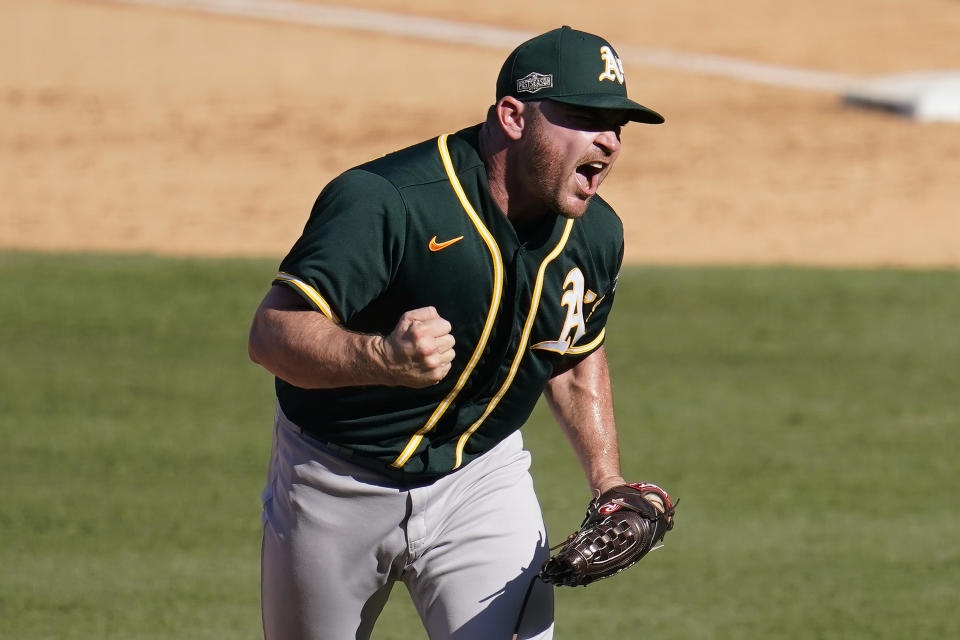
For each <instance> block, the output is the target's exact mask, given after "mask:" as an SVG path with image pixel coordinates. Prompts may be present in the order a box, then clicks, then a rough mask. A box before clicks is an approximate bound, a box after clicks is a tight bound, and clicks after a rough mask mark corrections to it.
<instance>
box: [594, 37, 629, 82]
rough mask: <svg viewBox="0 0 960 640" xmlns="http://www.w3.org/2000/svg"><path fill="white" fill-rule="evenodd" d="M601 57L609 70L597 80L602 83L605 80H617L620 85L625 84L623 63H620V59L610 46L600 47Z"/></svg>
mask: <svg viewBox="0 0 960 640" xmlns="http://www.w3.org/2000/svg"><path fill="white" fill-rule="evenodd" d="M600 57H601V58H603V62H604V63H605V64H606V65H607V68H606V69H604V70H603V73H601V74H600V77H599V78H597V80H599V81H601V82H602V81H604V80H611V81H612V80H616V81H617V82H619V83H620V84H623V63H622V62H620V58H618V57H617V56H615V55H614V54H613V49H611V48H610V45H606V44H605V45H603V46H602V47H600Z"/></svg>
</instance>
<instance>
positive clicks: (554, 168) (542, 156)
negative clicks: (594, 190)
mask: <svg viewBox="0 0 960 640" xmlns="http://www.w3.org/2000/svg"><path fill="white" fill-rule="evenodd" d="M539 118H543V116H542V115H541V114H537V116H535V117H534V119H533V120H532V121H531V122H530V129H529V132H530V143H529V147H528V148H527V153H528V161H529V167H530V173H529V175H530V177H531V178H532V180H531V183H532V184H531V185H530V191H531V194H532V195H533V197H534V199H535V200H536V201H538V202H539V203H540V204H542V205H543V207H544V208H545V209H547V210H548V211H550V212H552V213H555V214H557V215H559V216H562V217H564V218H573V219H576V218H579V217H581V216H582V215H583V214H584V213H585V212H586V210H587V204H588V203H589V202H590V198H592V197H593V196H592V195H591V196H586V197H582V196H580V195H579V194H573V193H570V192H569V191H570V187H569V183H570V176H569V175H567V173H568V172H567V171H566V170H565V169H564V167H563V164H562V161H561V160H560V158H559V157H558V154H557V152H556V151H555V150H554V148H553V146H552V145H551V143H550V140H549V138H548V137H547V135H546V134H545V133H544V130H543V127H542V125H541V122H539V121H538V120H539Z"/></svg>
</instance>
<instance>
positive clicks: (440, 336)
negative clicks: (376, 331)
mask: <svg viewBox="0 0 960 640" xmlns="http://www.w3.org/2000/svg"><path fill="white" fill-rule="evenodd" d="M451 329H452V327H451V326H450V323H449V322H447V321H446V320H444V319H443V318H441V317H440V314H438V313H437V310H436V309H435V308H434V307H423V308H420V309H413V310H411V311H407V312H406V313H404V314H403V315H402V316H400V321H399V322H397V326H396V327H394V329H393V331H392V332H390V335H388V336H385V337H384V339H383V343H382V354H383V358H384V364H385V365H386V367H387V369H388V371H390V372H391V373H392V376H391V377H393V378H394V384H395V385H397V386H403V387H414V388H422V387H429V386H432V385H435V384H437V383H438V382H440V381H441V380H443V378H444V377H445V376H446V375H447V374H448V373H450V367H451V362H453V358H454V356H455V355H456V354H455V353H454V350H453V346H454V343H455V340H454V338H453V334H451V333H450V331H451Z"/></svg>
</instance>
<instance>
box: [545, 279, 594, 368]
mask: <svg viewBox="0 0 960 640" xmlns="http://www.w3.org/2000/svg"><path fill="white" fill-rule="evenodd" d="M596 298H597V294H595V293H594V292H593V291H588V290H587V288H586V284H585V282H584V278H583V272H582V271H580V268H579V267H574V268H573V269H571V270H570V271H569V272H567V277H566V278H565V279H564V281H563V290H562V292H561V295H560V305H561V306H563V307H566V310H567V312H566V318H565V320H564V322H563V327H562V328H561V329H560V335H559V337H558V338H557V339H556V340H546V341H544V342H538V343H536V344H534V345H531V347H530V348H531V349H544V350H546V351H555V352H556V353H560V354H563V353H566V352H567V350H568V349H569V348H570V347H572V346H574V345H575V344H577V341H578V340H580V338H582V337H583V336H584V335H585V334H586V333H587V316H586V315H584V305H585V304H587V305H589V304H593V303H595V302H596ZM543 303H548V304H549V294H547V293H545V294H544V301H543ZM543 303H541V304H543Z"/></svg>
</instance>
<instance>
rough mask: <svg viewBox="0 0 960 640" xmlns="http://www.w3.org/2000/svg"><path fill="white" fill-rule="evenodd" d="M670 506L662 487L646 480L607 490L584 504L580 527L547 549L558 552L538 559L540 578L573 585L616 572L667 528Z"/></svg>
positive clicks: (670, 519)
mask: <svg viewBox="0 0 960 640" xmlns="http://www.w3.org/2000/svg"><path fill="white" fill-rule="evenodd" d="M657 503H659V506H661V507H662V510H661V509H659V508H657V506H655V505H656V504H657ZM674 509H676V505H675V504H674V503H672V502H671V501H670V496H669V495H668V494H667V492H666V491H664V490H663V489H661V488H660V487H658V486H657V485H655V484H651V483H649V482H631V483H629V484H623V485H620V486H617V487H614V488H613V489H609V490H608V491H606V492H604V493H603V494H601V495H599V496H597V497H596V498H594V499H593V500H592V501H591V502H590V504H589V505H588V506H587V515H586V517H585V518H584V519H583V523H582V524H581V525H580V529H578V530H577V531H574V532H573V533H572V534H570V537H568V538H567V539H566V540H565V541H563V542H562V543H560V544H559V545H557V546H556V547H553V548H551V551H553V550H555V549H559V551H557V553H556V554H555V555H553V556H552V557H551V558H550V559H549V560H547V561H546V562H545V563H544V565H543V568H542V569H541V570H540V578H541V579H542V580H543V581H544V582H547V583H550V584H555V585H560V586H564V585H565V586H568V587H577V586H586V585H588V584H590V583H591V582H593V581H595V580H599V579H601V578H609V577H610V576H612V575H614V574H617V573H620V572H621V571H623V570H624V569H626V568H627V567H630V566H631V565H633V564H634V563H636V562H637V561H638V560H640V558H642V557H643V556H645V555H647V553H649V552H650V551H651V550H652V549H653V548H654V545H656V544H657V543H658V542H660V541H661V540H663V537H664V536H665V535H666V534H667V531H670V530H671V529H673V512H674Z"/></svg>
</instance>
